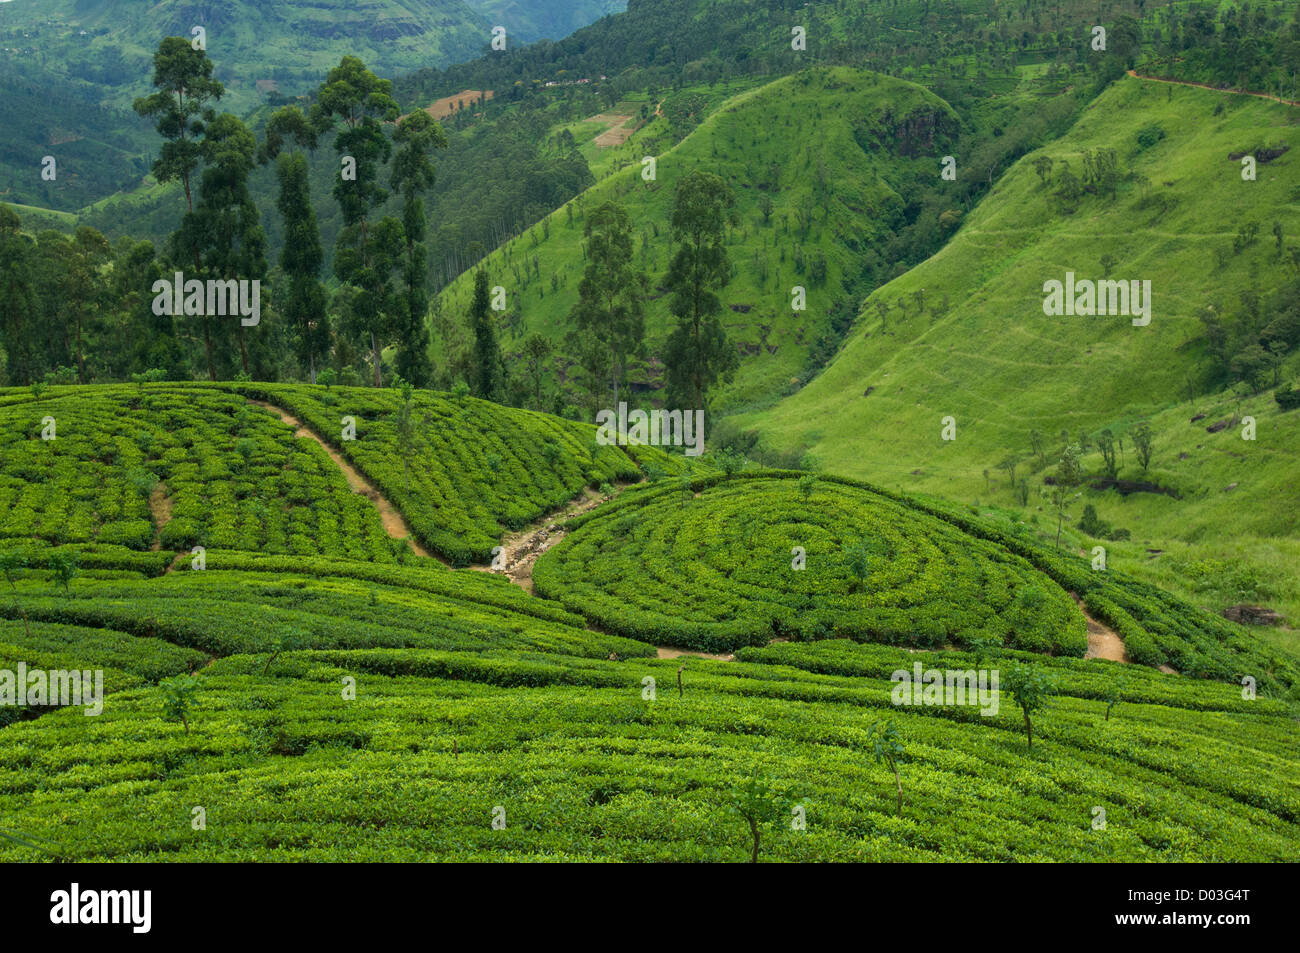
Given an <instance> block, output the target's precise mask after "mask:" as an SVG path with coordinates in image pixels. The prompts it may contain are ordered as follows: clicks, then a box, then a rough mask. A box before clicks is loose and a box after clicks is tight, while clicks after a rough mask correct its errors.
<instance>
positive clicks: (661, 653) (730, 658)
mask: <svg viewBox="0 0 1300 953" xmlns="http://www.w3.org/2000/svg"><path fill="white" fill-rule="evenodd" d="M655 652H656V657H657V658H683V657H685V658H711V659H713V660H714V661H717V662H734V661H735V660H736V656H735V655H710V654H709V653H708V652H692V651H691V650H689V649H675V648H673V647H672V646H671V645H656V646H655Z"/></svg>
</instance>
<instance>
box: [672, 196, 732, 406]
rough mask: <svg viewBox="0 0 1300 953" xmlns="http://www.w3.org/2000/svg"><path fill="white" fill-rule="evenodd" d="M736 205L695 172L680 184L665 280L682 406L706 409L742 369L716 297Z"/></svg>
mask: <svg viewBox="0 0 1300 953" xmlns="http://www.w3.org/2000/svg"><path fill="white" fill-rule="evenodd" d="M734 205H735V198H734V196H733V195H732V193H731V189H730V188H729V187H728V186H727V184H726V182H724V181H723V180H722V179H721V178H720V177H719V176H716V175H714V174H713V173H711V172H698V171H696V172H692V173H690V174H689V175H687V176H686V177H685V178H684V179H682V181H681V182H680V183H678V186H677V194H676V200H675V202H674V205H673V214H672V219H671V225H672V234H673V240H674V241H675V242H677V250H676V252H675V253H674V254H673V258H672V262H671V263H670V264H669V266H668V274H667V276H666V277H665V278H664V283H665V285H666V286H667V288H668V291H669V292H670V293H671V295H672V297H671V300H670V302H669V308H670V309H671V311H672V313H673V315H674V316H675V317H676V318H677V325H676V327H674V328H673V330H672V333H671V334H669V336H668V343H667V345H666V347H665V351H664V362H665V363H666V364H667V365H668V400H669V403H676V404H677V405H678V406H685V407H689V408H691V409H704V401H705V397H706V396H707V393H708V389H709V388H710V387H711V386H713V385H714V384H715V383H717V382H718V381H719V380H728V379H730V377H731V375H732V374H734V373H735V370H736V368H737V367H738V366H739V365H740V357H739V355H738V354H737V353H736V349H735V348H734V347H732V346H731V344H730V343H729V342H728V341H727V335H726V332H725V331H724V330H723V328H722V322H721V321H720V320H719V318H718V315H719V314H720V313H721V311H722V301H721V299H720V298H719V297H718V292H719V291H720V290H721V289H722V288H723V287H725V286H726V284H727V281H728V280H729V279H730V274H731V272H730V265H729V263H728V261H727V250H726V248H725V246H724V244H723V242H724V237H725V229H726V216H727V212H728V210H729V209H730V208H732V207H733V206H734Z"/></svg>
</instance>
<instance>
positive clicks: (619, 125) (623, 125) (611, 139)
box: [588, 113, 636, 149]
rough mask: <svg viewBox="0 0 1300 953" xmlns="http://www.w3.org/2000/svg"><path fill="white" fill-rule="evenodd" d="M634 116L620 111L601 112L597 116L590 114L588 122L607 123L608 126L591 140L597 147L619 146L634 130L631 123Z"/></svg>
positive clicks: (630, 136)
mask: <svg viewBox="0 0 1300 953" xmlns="http://www.w3.org/2000/svg"><path fill="white" fill-rule="evenodd" d="M634 118H635V117H634V116H625V115H623V114H622V113H601V114H600V115H599V116H592V117H591V119H589V120H588V122H603V123H608V124H609V128H608V129H606V130H605V131H604V132H602V133H601V134H600V135H598V136H597V137H596V138H595V139H593V140H592V142H593V143H595V145H596V147H597V148H599V149H610V148H613V147H614V146H621V145H622V144H623V143H625V142H627V141H628V140H629V139H631V138H632V133H634V132H636V127H635V125H634V123H633V119H634Z"/></svg>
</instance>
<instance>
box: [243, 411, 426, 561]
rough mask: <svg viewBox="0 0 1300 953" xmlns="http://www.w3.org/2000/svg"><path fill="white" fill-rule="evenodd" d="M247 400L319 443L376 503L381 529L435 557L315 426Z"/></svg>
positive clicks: (352, 483)
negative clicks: (309, 427) (309, 425)
mask: <svg viewBox="0 0 1300 953" xmlns="http://www.w3.org/2000/svg"><path fill="white" fill-rule="evenodd" d="M248 402H249V403H250V404H256V405H257V406H258V407H264V408H266V409H267V410H269V411H271V412H272V413H273V414H275V415H276V416H278V417H279V418H280V419H281V420H282V421H284V422H285V423H286V424H288V425H289V426H290V427H292V428H294V430H293V435H294V436H295V437H306V438H307V439H309V440H315V441H316V443H318V444H319V445H320V447H321V449H322V450H324V451H325V452H326V453H328V454H329V456H330V459H331V460H333V461H334V462H335V463H336V464H337V465H338V468H339V469H340V470H342V471H343V476H344V477H346V478H347V481H348V486H350V487H352V492H353V493H360V494H361V495H362V496H364V497H365V498H366V499H368V500H370V502H371V503H373V504H375V509H377V510H378V511H379V520H380V522H381V523H383V525H384V532H386V533H387V534H388V535H389V536H391V537H392V538H393V539H404V540H406V541H407V543H409V544H410V547H411V550H412V551H413V552H414V553H415V554H416V555H417V556H423V557H425V558H426V559H431V558H434V557H432V556H431V555H430V554H429V552H428V550H426V549H425V548H424V547H423V546H421V545H420V544H419V543H417V542H416V541H415V536H414V534H412V533H411V527H410V526H408V525H407V523H406V518H405V517H404V516H402V514H401V513H400V512H399V511H398V509H397V507H395V506H393V504H392V503H390V502H389V501H388V498H387V497H385V496H384V495H383V494H382V493H380V492H379V490H378V489H376V488H375V486H374V485H373V484H372V483H371V482H370V481H369V480H367V479H366V478H365V477H364V476H362V475H361V474H360V473H359V472H357V469H356V467H354V466H353V465H352V464H351V463H349V462H348V460H347V458H346V457H344V456H343V454H341V453H339V452H338V451H337V450H335V449H334V448H333V447H331V446H330V445H329V444H328V443H326V442H325V441H324V440H323V439H322V438H321V436H320V435H319V434H317V433H316V432H315V431H314V430H310V429H308V428H307V426H306V425H305V424H303V422H302V421H301V420H299V419H298V418H297V417H295V416H293V414H291V413H289V412H288V411H287V410H285V409H284V408H282V407H277V406H275V405H274V404H268V403H267V402H266V401H262V400H253V399H251V398H250V399H249V401H248Z"/></svg>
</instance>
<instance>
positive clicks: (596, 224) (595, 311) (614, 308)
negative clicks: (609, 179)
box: [569, 202, 648, 403]
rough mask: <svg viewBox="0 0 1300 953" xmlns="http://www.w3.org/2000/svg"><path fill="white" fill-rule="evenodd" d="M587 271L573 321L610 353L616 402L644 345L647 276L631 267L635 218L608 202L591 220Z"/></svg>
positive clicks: (579, 289)
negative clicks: (632, 360)
mask: <svg viewBox="0 0 1300 953" xmlns="http://www.w3.org/2000/svg"><path fill="white" fill-rule="evenodd" d="M586 237H587V249H586V251H587V268H586V271H585V273H584V275H583V278H582V284H581V285H580V286H579V288H578V301H577V303H576V304H575V305H574V307H573V311H572V312H571V313H570V316H569V320H570V321H572V322H573V324H574V325H576V327H577V328H578V330H579V331H582V332H586V333H589V334H592V335H593V336H594V337H595V338H596V340H598V341H600V342H601V343H602V344H603V345H604V347H605V348H606V350H607V351H608V352H609V375H610V379H609V386H610V397H611V399H612V401H613V402H614V403H617V402H618V399H619V395H620V393H621V388H622V385H623V383H624V381H625V379H626V376H627V365H628V360H629V358H631V357H635V356H637V355H639V354H640V352H641V350H642V348H643V347H644V344H645V304H644V302H645V291H646V285H647V284H648V281H647V279H646V276H645V274H644V273H642V272H640V271H638V270H637V269H636V268H634V267H633V265H632V245H633V241H632V220H631V218H630V217H629V215H628V213H627V209H625V208H624V207H623V206H621V205H618V204H616V203H614V202H605V203H604V204H602V205H600V206H599V207H597V208H596V209H594V210H593V211H592V212H591V214H590V215H588V216H587V225H586Z"/></svg>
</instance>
